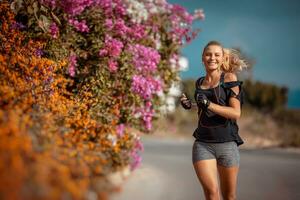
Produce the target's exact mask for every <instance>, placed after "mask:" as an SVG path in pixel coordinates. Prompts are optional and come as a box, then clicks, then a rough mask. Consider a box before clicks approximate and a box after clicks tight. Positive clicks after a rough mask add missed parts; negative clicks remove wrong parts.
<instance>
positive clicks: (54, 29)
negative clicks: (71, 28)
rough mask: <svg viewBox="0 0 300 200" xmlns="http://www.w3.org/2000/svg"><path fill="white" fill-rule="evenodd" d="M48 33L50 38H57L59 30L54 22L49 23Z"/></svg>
mask: <svg viewBox="0 0 300 200" xmlns="http://www.w3.org/2000/svg"><path fill="white" fill-rule="evenodd" d="M49 32H50V34H51V36H52V37H53V38H57V37H58V33H59V29H58V27H57V25H56V23H54V22H53V23H51V25H50V27H49Z"/></svg>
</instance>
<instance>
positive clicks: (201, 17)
mask: <svg viewBox="0 0 300 200" xmlns="http://www.w3.org/2000/svg"><path fill="white" fill-rule="evenodd" d="M193 18H194V20H196V19H199V20H204V19H205V14H204V12H203V9H197V10H195V11H194V15H193Z"/></svg>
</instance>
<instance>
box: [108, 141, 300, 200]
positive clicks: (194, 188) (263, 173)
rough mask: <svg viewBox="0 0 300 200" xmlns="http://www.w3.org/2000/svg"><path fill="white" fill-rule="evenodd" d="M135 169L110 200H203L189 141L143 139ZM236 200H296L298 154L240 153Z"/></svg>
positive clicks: (299, 184)
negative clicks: (138, 166)
mask: <svg viewBox="0 0 300 200" xmlns="http://www.w3.org/2000/svg"><path fill="white" fill-rule="evenodd" d="M143 142H144V147H145V151H144V152H143V153H142V157H143V161H142V165H141V167H140V168H139V169H137V170H136V171H134V172H133V174H132V175H131V176H130V177H129V178H128V180H127V181H126V182H125V185H124V187H123V189H122V191H121V193H119V194H115V195H114V196H113V197H112V199H113V200H135V199H139V200H200V199H205V198H204V196H203V192H202V188H201V186H200V184H199V182H198V179H197V177H196V174H195V172H194V169H193V166H192V161H191V155H192V154H191V150H192V143H193V141H192V140H184V141H177V140H170V139H168V140H165V139H151V138H143ZM240 153H241V164H240V172H239V177H238V194H237V199H239V200H254V199H255V200H299V199H300V153H295V152H289V151H286V150H282V149H259V150H258V149H253V150H249V149H248V150H247V149H242V148H241V149H240Z"/></svg>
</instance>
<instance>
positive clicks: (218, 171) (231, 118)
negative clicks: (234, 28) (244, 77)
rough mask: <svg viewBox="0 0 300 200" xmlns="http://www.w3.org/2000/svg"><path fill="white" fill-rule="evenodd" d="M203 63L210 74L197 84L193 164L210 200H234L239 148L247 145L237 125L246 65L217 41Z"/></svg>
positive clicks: (184, 101) (185, 100)
mask: <svg viewBox="0 0 300 200" xmlns="http://www.w3.org/2000/svg"><path fill="white" fill-rule="evenodd" d="M202 62H203V65H204V66H205V71H206V75H205V76H203V77H200V78H199V79H198V80H197V81H196V85H195V87H196V89H195V96H194V98H195V101H196V105H197V109H198V115H199V121H198V127H197V129H196V130H195V131H194V134H193V136H194V137H195V142H194V145H193V154H192V158H193V159H192V160H193V165H194V168H195V171H196V174H197V176H198V179H199V181H200V183H201V185H202V188H203V191H204V194H205V197H206V199H207V200H220V199H221V198H220V197H221V195H222V197H223V199H224V200H234V199H236V187H237V177H238V171H239V161H240V155H239V150H238V146H239V145H241V144H243V140H242V139H241V138H240V136H239V134H238V125H237V123H236V120H237V119H239V117H240V116H241V103H242V102H241V101H242V90H241V89H242V88H241V85H242V82H240V81H238V80H237V76H236V73H235V72H237V71H238V70H242V68H244V67H246V64H245V62H244V61H243V60H241V59H240V57H239V54H238V53H237V51H234V50H233V49H225V48H223V46H222V45H221V44H220V43H219V42H217V41H211V42H209V43H208V44H207V45H206V46H205V47H204V49H203V53H202ZM180 100H181V104H182V106H183V107H184V108H185V109H191V108H192V102H191V100H190V99H188V98H187V97H186V96H185V95H184V94H183V95H182V97H181V99H180ZM218 177H219V180H220V187H219V184H218Z"/></svg>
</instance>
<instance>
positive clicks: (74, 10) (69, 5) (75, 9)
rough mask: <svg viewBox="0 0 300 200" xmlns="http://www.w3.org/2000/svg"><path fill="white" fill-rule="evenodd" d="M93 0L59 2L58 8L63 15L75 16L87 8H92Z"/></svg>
mask: <svg viewBox="0 0 300 200" xmlns="http://www.w3.org/2000/svg"><path fill="white" fill-rule="evenodd" d="M93 3H94V1H93V0H61V1H60V6H61V8H62V9H63V10H64V12H65V13H67V14H69V15H71V16H76V15H79V14H80V13H82V12H83V11H84V10H85V9H86V8H87V7H90V6H92V5H93Z"/></svg>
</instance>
